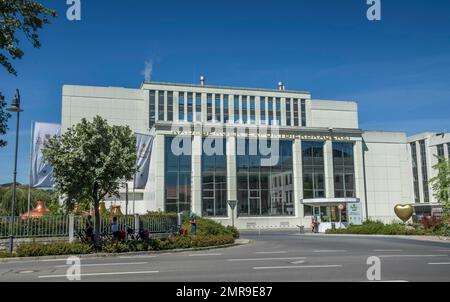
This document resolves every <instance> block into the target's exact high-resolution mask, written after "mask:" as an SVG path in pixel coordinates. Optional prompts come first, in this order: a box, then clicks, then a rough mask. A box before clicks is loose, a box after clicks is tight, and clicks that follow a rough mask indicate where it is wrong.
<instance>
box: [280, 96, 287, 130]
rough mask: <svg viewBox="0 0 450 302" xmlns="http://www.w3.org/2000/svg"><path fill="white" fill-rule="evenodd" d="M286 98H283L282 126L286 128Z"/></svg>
mask: <svg viewBox="0 0 450 302" xmlns="http://www.w3.org/2000/svg"><path fill="white" fill-rule="evenodd" d="M286 125H287V123H286V98H281V125H280V126H286Z"/></svg>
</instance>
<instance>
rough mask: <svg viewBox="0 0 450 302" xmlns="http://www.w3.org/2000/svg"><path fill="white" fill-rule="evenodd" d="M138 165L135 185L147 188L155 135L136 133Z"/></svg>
mask: <svg viewBox="0 0 450 302" xmlns="http://www.w3.org/2000/svg"><path fill="white" fill-rule="evenodd" d="M135 135H136V153H137V158H136V166H137V167H138V171H137V173H136V175H135V177H134V186H135V188H136V189H145V186H146V185H147V181H148V174H149V169H150V157H151V155H152V148H153V139H154V136H153V135H145V134H138V133H136V134H135Z"/></svg>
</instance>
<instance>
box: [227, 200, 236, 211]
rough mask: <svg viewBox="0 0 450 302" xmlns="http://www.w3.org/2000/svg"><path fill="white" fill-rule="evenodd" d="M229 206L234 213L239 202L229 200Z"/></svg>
mask: <svg viewBox="0 0 450 302" xmlns="http://www.w3.org/2000/svg"><path fill="white" fill-rule="evenodd" d="M228 205H229V206H230V208H231V209H232V210H233V211H234V209H235V208H236V206H237V200H228Z"/></svg>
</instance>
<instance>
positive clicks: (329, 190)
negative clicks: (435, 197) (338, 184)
mask: <svg viewBox="0 0 450 302" xmlns="http://www.w3.org/2000/svg"><path fill="white" fill-rule="evenodd" d="M323 153H324V154H323V155H324V169H325V196H326V197H327V198H334V172H333V142H332V141H331V140H327V141H325V145H324V150H323Z"/></svg>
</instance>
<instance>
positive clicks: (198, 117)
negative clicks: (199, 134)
mask: <svg viewBox="0 0 450 302" xmlns="http://www.w3.org/2000/svg"><path fill="white" fill-rule="evenodd" d="M195 121H196V122H201V121H202V94H201V93H196V94H195Z"/></svg>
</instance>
